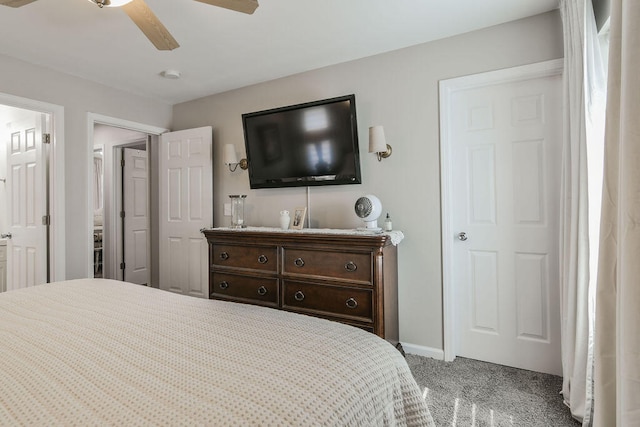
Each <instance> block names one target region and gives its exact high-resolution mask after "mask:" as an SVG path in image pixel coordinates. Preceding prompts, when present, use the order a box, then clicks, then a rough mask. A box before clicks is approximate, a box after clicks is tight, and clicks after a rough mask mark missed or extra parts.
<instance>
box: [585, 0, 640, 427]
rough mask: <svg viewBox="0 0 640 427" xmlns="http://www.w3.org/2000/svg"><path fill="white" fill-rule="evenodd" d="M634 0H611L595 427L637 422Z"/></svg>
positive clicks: (638, 10) (639, 224) (638, 177)
mask: <svg viewBox="0 0 640 427" xmlns="http://www.w3.org/2000/svg"><path fill="white" fill-rule="evenodd" d="M639 28H640V1H638V0H612V1H611V27H610V44H609V69H608V85H607V118H606V133H605V154H604V159H605V166H604V185H603V192H602V220H601V227H600V229H601V231H600V258H599V264H598V287H597V292H596V330H595V356H594V357H595V375H594V382H595V406H594V425H595V426H596V427H599V426H603V427H605V426H606V427H610V426H637V425H640V78H639V77H638V75H639V70H640V30H639Z"/></svg>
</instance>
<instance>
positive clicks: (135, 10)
mask: <svg viewBox="0 0 640 427" xmlns="http://www.w3.org/2000/svg"><path fill="white" fill-rule="evenodd" d="M122 9H123V10H124V11H125V13H126V14H127V15H129V18H131V20H132V21H133V22H135V24H136V25H137V26H138V28H140V30H142V32H143V33H144V35H145V36H147V38H148V39H149V41H150V42H151V43H153V45H154V46H155V47H156V48H158V50H173V49H175V48H177V47H180V45H179V44H178V42H177V41H176V40H175V39H174V38H173V36H172V35H171V34H170V33H169V31H168V30H167V29H166V28H165V26H164V25H162V22H160V20H159V19H158V18H157V17H156V15H155V14H154V13H153V12H152V11H151V9H150V8H149V6H147V4H146V3H145V2H144V0H133V1H132V2H131V3H127V4H125V5H124V6H122Z"/></svg>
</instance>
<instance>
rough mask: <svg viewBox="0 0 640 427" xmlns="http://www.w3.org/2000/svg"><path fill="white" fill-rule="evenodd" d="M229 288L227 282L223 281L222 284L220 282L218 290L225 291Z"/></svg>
mask: <svg viewBox="0 0 640 427" xmlns="http://www.w3.org/2000/svg"><path fill="white" fill-rule="evenodd" d="M228 287H229V282H227V281H226V280H223V281H222V282H220V289H227V288H228Z"/></svg>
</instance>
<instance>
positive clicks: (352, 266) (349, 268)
mask: <svg viewBox="0 0 640 427" xmlns="http://www.w3.org/2000/svg"><path fill="white" fill-rule="evenodd" d="M344 269H345V270H347V271H356V270H357V269H358V266H357V265H356V263H355V262H353V261H349V262H348V263H346V264H345V265H344Z"/></svg>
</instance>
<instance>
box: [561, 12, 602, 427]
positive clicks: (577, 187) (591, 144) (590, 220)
mask: <svg viewBox="0 0 640 427" xmlns="http://www.w3.org/2000/svg"><path fill="white" fill-rule="evenodd" d="M560 12H561V15H562V22H563V32H564V79H563V88H564V102H565V111H564V114H565V117H564V123H565V128H564V129H565V132H564V142H563V158H562V178H561V179H562V182H561V195H562V200H561V223H560V229H561V236H560V239H561V240H560V256H561V259H560V272H561V277H560V286H561V292H560V295H561V302H560V303H561V319H562V320H561V321H562V323H561V328H562V371H563V384H562V396H563V398H564V401H565V404H566V405H567V406H569V408H570V409H571V414H572V415H573V417H574V418H576V419H578V420H580V421H582V422H583V425H585V426H589V425H591V419H592V417H591V411H592V403H593V389H592V384H593V382H592V374H593V358H592V356H593V324H594V308H593V299H594V292H593V288H594V286H595V277H596V274H595V273H596V268H595V267H596V265H597V262H596V261H597V250H598V245H597V238H598V225H599V210H600V209H599V207H600V203H599V196H600V193H601V190H600V189H601V186H600V185H599V183H600V178H601V172H600V173H598V172H597V171H598V170H601V169H602V160H601V157H602V155H601V151H602V141H603V135H602V129H601V128H602V121H603V118H604V96H603V92H604V90H605V86H606V85H605V78H604V72H603V68H602V62H601V57H600V51H599V43H598V40H597V30H596V24H595V17H594V14H593V6H592V4H591V1H590V0H561V1H560ZM594 172H595V175H594ZM594 176H595V179H593V178H594ZM590 242H595V244H591V243H590Z"/></svg>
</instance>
